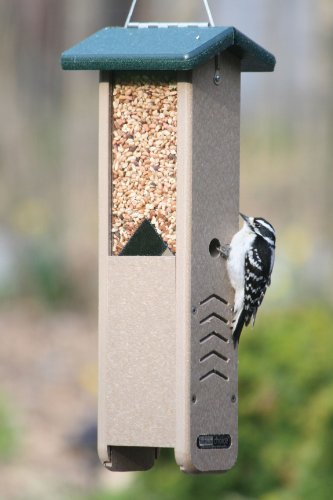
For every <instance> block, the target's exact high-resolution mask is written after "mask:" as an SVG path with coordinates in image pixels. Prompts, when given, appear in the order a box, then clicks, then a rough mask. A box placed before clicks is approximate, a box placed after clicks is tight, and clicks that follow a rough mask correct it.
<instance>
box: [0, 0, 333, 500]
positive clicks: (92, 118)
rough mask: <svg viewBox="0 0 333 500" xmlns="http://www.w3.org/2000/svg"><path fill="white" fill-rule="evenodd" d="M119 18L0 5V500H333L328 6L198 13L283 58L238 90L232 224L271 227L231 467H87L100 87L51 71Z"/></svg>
mask: <svg viewBox="0 0 333 500" xmlns="http://www.w3.org/2000/svg"><path fill="white" fill-rule="evenodd" d="M129 4H130V2H129V1H124V0H96V1H95V2H90V1H88V0H58V1H57V2H51V1H43V0H2V1H1V2H0V28H1V29H0V58H1V63H2V70H1V77H0V82H1V83H0V85H1V86H0V89H1V92H0V109H1V121H0V127H1V133H0V172H1V183H0V214H1V215H0V308H1V309H0V336H1V337H0V339H1V346H0V477H1V480H0V498H4V499H15V500H18V499H24V500H26V499H28V500H30V499H33V500H35V499H36V500H39V499H45V498H48V499H61V500H62V499H84V500H88V499H89V500H95V499H96V500H99V499H101V500H102V499H103V500H105V499H109V498H110V499H132V498H138V499H144V500H145V499H148V500H150V499H151V500H155V499H161V500H163V499H166V500H167V499H174V498H181V499H190V498H191V499H199V498H203V497H205V498H207V499H224V500H231V499H232V500H240V499H257V498H258V499H264V500H276V499H279V500H280V499H283V500H284V499H288V500H289V499H309V500H310V499H311V500H312V499H314V498H315V499H320V500H321V499H323V500H324V499H331V498H332V491H333V476H332V470H333V374H332V365H333V362H332V358H333V356H332V354H333V327H332V319H333V314H332V304H333V294H332V252H331V248H332V243H333V229H332V209H333V198H332V188H331V186H332V180H333V175H332V168H331V167H332V162H331V157H332V149H333V141H332V137H333V93H332V77H333V7H332V3H331V0H320V1H318V2H313V1H311V0H293V1H292V2H274V1H273V0H270V1H268V0H252V1H251V2H248V1H247V0H210V5H211V9H212V12H213V16H214V18H215V22H216V24H218V25H235V26H236V27H237V28H238V29H240V30H241V31H243V32H244V33H245V34H247V35H248V36H249V37H250V38H253V39H254V40H255V41H257V42H258V43H260V44H261V45H263V46H264V47H265V48H267V49H268V50H270V51H271V52H273V53H274V54H275V55H276V57H277V67H276V71H275V72H274V73H272V74H260V73H259V74H249V75H244V74H243V76H242V136H241V137H242V138H241V210H242V211H243V212H244V213H247V214H249V215H261V216H264V217H266V218H267V219H268V220H270V221H271V222H272V223H273V224H274V226H275V227H276V230H277V233H278V248H277V258H276V267H275V270H274V274H273V280H272V286H271V288H270V289H269V291H268V292H267V296H266V299H265V302H264V305H263V307H262V309H261V310H260V312H259V314H258V318H257V323H256V327H255V330H254V331H253V332H252V331H251V330H249V331H247V332H246V333H245V334H243V337H242V342H241V345H240V353H239V360H240V361H239V459H238V462H237V465H236V467H235V468H234V469H233V470H232V471H231V472H229V473H228V474H225V475H212V476H204V477H201V476H200V477H191V476H186V475H184V474H182V473H180V472H179V470H178V467H177V466H176V464H175V462H174V458H173V456H172V452H171V451H170V450H164V451H162V455H161V458H160V460H159V461H158V462H157V464H156V467H155V468H154V470H152V471H149V472H146V473H142V474H115V473H110V472H107V471H105V470H104V469H103V467H102V466H101V465H99V463H98V461H97V455H96V451H95V439H96V435H95V434H96V429H95V422H96V403H97V153H98V151H97V134H98V130H97V112H98V89H97V83H98V75H97V74H96V73H93V72H92V73H90V72H85V73H82V72H68V73H64V72H62V70H61V68H60V64H59V57H60V53H61V52H62V51H63V50H65V49H67V48H69V47H70V46H72V45H73V44H74V43H76V42H78V41H79V40H82V39H83V38H85V37H86V36H88V35H90V34H91V33H93V32H95V31H96V30H98V29H100V28H102V27H104V26H106V25H123V23H124V20H125V17H126V14H127V11H128V8H129ZM154 5H155V4H154V2H150V3H148V4H146V5H143V6H142V7H141V10H140V12H139V13H138V14H139V15H140V16H141V17H142V18H147V19H148V20H151V18H152V17H154V16H158V15H159V14H158V13H155V12H154V11H153V6H154ZM177 9H178V10H177V12H175V11H174V12H173V15H174V16H176V14H177V15H179V16H182V17H185V18H187V17H191V18H194V19H195V18H196V16H197V12H196V5H195V2H193V1H190V0H183V1H182V2H181V5H178V7H177ZM170 11H171V9H170ZM170 20H172V19H170ZM166 376H167V375H166Z"/></svg>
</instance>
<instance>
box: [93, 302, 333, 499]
mask: <svg viewBox="0 0 333 500" xmlns="http://www.w3.org/2000/svg"><path fill="white" fill-rule="evenodd" d="M332 318H333V310H332V309H331V308H330V307H323V306H322V305H318V306H316V305H313V304H312V305H310V304H309V306H307V307H303V308H299V309H296V310H291V311H290V310H285V311H283V310H282V311H277V312H275V313H270V314H268V315H266V316H262V315H261V316H259V318H258V320H257V324H256V328H255V331H254V332H253V333H252V332H251V329H248V330H246V331H245V332H244V333H243V335H242V339H241V344H240V349H239V456H238V461H237V464H236V466H235V467H234V469H232V470H231V471H230V472H228V473H227V474H223V475H205V476H187V475H184V474H182V473H181V472H180V471H179V469H178V467H177V466H176V464H175V462H174V457H173V452H172V451H171V450H162V455H161V458H160V459H159V460H158V461H157V463H156V466H155V468H154V469H153V470H151V471H149V472H146V473H140V474H137V475H136V476H135V480H134V482H133V483H132V484H131V486H130V488H129V489H128V490H126V491H121V492H117V493H110V492H100V493H94V494H93V495H92V496H87V497H86V500H106V499H114V500H130V499H132V498H136V499H138V500H171V499H175V498H181V499H182V500H186V499H191V500H193V499H202V498H209V499H210V498H212V499H221V500H222V499H223V500H231V499H233V500H236V499H244V498H247V499H249V498H261V499H264V500H281V499H286V500H287V499H288V500H289V499H296V498H302V499H303V500H307V499H308V500H313V499H314V498H318V499H319V498H320V499H321V500H325V499H327V500H329V499H331V498H332V491H333V475H332V470H333V373H332V356H331V354H330V353H332V352H333V326H332Z"/></svg>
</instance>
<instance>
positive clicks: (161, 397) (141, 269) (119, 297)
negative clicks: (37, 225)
mask: <svg viewBox="0 0 333 500" xmlns="http://www.w3.org/2000/svg"><path fill="white" fill-rule="evenodd" d="M111 104H112V85H111V75H110V74H109V73H104V72H103V73H102V74H101V79H100V104H99V116H100V126H99V128H100V131H99V138H100V141H99V223H100V225H99V398H98V399H99V401H98V452H99V456H100V459H101V461H102V463H104V464H105V466H106V467H107V468H109V469H111V470H114V471H117V470H118V471H121V470H145V469H147V468H149V467H151V466H152V465H153V463H154V460H155V458H156V448H158V447H173V446H174V443H175V427H176V424H175V406H176V405H175V391H176V381H175V357H176V354H175V329H176V326H175V257H174V256H173V255H172V254H171V256H170V255H169V256H163V257H162V256H161V257H158V256H150V257H145V256H124V257H118V256H110V251H111V249H110V246H111V240H110V233H111V206H112V189H111V171H112V147H111V136H112V120H111V113H112V105H111Z"/></svg>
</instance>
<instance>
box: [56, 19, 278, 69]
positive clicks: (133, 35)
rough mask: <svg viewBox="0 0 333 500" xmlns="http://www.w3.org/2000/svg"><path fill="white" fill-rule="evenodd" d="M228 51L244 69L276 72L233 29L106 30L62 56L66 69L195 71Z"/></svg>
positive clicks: (253, 45)
mask: <svg viewBox="0 0 333 500" xmlns="http://www.w3.org/2000/svg"><path fill="white" fill-rule="evenodd" d="M225 50H228V51H230V52H232V53H234V54H235V55H236V56H237V57H239V59H240V60H241V71H273V70H274V66H275V58H274V56H273V55H272V54H271V53H270V52H268V51H267V50H265V49H264V48H262V47H261V46H260V45H258V44H256V43H255V42H253V41H252V40H251V39H250V38H248V37H247V36H245V35H243V34H242V33H241V32H240V31H238V30H237V29H236V28H234V27H231V26H229V27H225V26H216V27H210V26H200V25H196V26H195V25H186V26H179V25H178V26H169V25H166V26H161V27H149V26H148V25H147V26H145V27H139V26H137V27H130V28H118V27H114V28H110V27H107V28H104V29H102V30H100V31H98V32H97V33H95V34H93V35H91V36H90V37H88V38H87V39H85V40H83V41H82V42H80V43H78V44H77V45H75V46H74V47H72V48H71V49H69V50H67V51H66V52H64V53H63V54H62V56H61V64H62V67H63V69H65V70H106V71H108V70H132V71H135V70H149V71H151V70H167V71H168V70H174V71H178V70H191V69H194V68H195V67H197V66H199V65H201V64H204V63H205V62H206V61H207V60H209V59H211V58H212V57H214V56H215V55H216V54H218V53H220V52H224V51H225Z"/></svg>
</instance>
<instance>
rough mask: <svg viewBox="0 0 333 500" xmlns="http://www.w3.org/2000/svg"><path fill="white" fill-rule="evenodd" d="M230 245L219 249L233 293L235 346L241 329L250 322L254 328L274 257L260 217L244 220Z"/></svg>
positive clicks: (267, 227) (267, 225)
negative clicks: (225, 262) (225, 263)
mask: <svg viewBox="0 0 333 500" xmlns="http://www.w3.org/2000/svg"><path fill="white" fill-rule="evenodd" d="M240 216H241V217H242V218H243V219H244V221H245V222H244V225H243V227H242V229H241V230H240V231H238V233H236V234H235V235H234V236H233V238H232V240H231V243H230V245H224V246H222V247H221V248H220V253H221V255H222V257H224V258H225V259H227V271H228V275H229V279H230V282H231V285H232V287H233V288H234V290H235V303H234V307H233V313H234V318H233V321H232V330H233V341H234V346H236V345H237V344H238V342H239V338H240V335H241V333H242V329H243V326H244V325H245V326H247V325H248V324H249V323H250V321H251V319H252V323H253V325H254V322H255V318H256V314H257V310H258V307H259V306H260V304H261V303H262V301H263V298H264V295H265V292H266V290H267V287H268V286H269V285H270V283H271V273H272V270H273V266H274V256H275V230H274V228H273V226H272V225H271V224H270V223H269V222H267V220H265V219H263V218H262V217H247V216H246V215H243V214H240Z"/></svg>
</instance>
